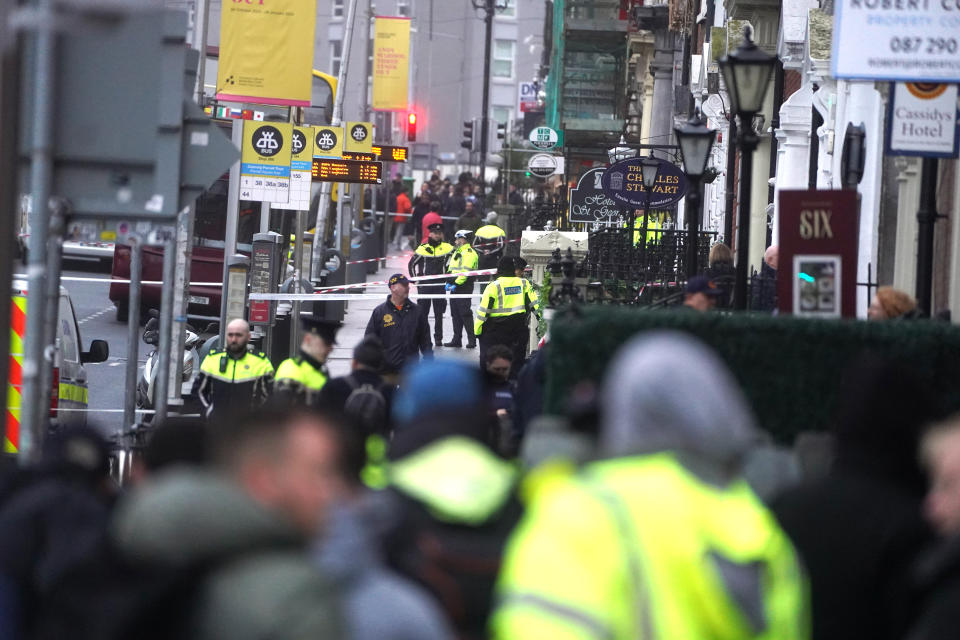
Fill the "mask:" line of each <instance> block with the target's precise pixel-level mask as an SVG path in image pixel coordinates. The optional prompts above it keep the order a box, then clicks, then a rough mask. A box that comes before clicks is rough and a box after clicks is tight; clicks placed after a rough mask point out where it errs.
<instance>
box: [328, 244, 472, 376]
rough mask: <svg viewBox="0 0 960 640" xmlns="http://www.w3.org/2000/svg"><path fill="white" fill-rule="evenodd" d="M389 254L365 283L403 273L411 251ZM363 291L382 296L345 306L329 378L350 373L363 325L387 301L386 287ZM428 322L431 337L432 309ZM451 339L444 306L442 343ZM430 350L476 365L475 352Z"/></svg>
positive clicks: (412, 293) (413, 294)
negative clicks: (383, 265)
mask: <svg viewBox="0 0 960 640" xmlns="http://www.w3.org/2000/svg"><path fill="white" fill-rule="evenodd" d="M390 253H397V254H398V255H391V256H389V257H388V258H387V266H386V268H383V267H381V268H380V270H379V271H378V272H377V273H374V274H369V275H367V279H366V281H367V282H379V281H381V280H386V279H387V278H389V277H390V276H391V275H393V274H394V273H403V274H407V262H409V260H410V255H411V253H413V252H412V251H404V252H396V251H391V252H390ZM407 275H409V274H407ZM481 279H482V278H481ZM481 286H482V285H480V284H479V283H478V284H475V285H474V293H479V292H480V291H481ZM364 291H365V292H366V293H379V294H383V297H382V298H379V299H358V300H356V301H350V302H348V303H347V304H346V312H345V313H344V318H343V328H341V329H340V332H339V333H338V334H337V346H336V347H334V349H333V352H332V353H331V354H330V356H329V357H328V358H327V369H329V371H330V375H331V376H344V375H347V374H348V373H350V362H351V360H352V359H353V348H354V347H355V346H356V345H357V344H358V343H359V342H360V341H361V340H363V335H364V332H365V331H366V329H367V322H369V320H370V314H371V313H373V310H374V308H375V307H377V306H378V305H380V304H381V303H383V302H384V301H385V300H386V299H387V295H389V293H390V290H389V289H388V288H387V285H386V284H382V285H373V286H370V287H366V288H365V289H364ZM416 294H417V286H416V284H413V285H412V286H411V287H410V297H411V298H412V299H413V300H414V301H416V298H417V295H416ZM478 302H479V297H478V298H477V299H476V300H474V302H473V305H472V310H473V311H474V312H476V308H477V304H478ZM429 322H430V332H431V333H430V335H431V338H432V337H433V327H434V315H433V311H432V310H431V311H430V316H429ZM452 336H453V324H452V323H451V320H450V307H449V306H448V307H447V312H446V313H444V314H443V339H444V341H449V340H450V338H451V337H452ZM463 341H464V344H466V337H464V338H463ZM433 349H434V354H435V355H434V357H450V358H457V359H460V360H465V361H468V362H471V363H479V358H480V356H479V351H478V350H477V349H465V348H464V349H454V348H449V347H437V346H434V348H433Z"/></svg>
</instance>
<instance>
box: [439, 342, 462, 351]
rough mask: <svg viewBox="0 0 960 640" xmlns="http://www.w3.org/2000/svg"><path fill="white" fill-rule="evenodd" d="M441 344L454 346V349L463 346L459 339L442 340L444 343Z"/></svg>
mask: <svg viewBox="0 0 960 640" xmlns="http://www.w3.org/2000/svg"><path fill="white" fill-rule="evenodd" d="M443 346H445V347H454V348H456V349H460V348H462V347H463V345H462V344H460V341H459V340H451V341H450V342H444V343H443Z"/></svg>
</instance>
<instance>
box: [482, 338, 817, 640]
mask: <svg viewBox="0 0 960 640" xmlns="http://www.w3.org/2000/svg"><path fill="white" fill-rule="evenodd" d="M691 389H692V390H693V391H692V392H691ZM601 406H602V414H601V435H600V447H601V451H602V453H603V454H604V455H605V457H609V458H611V459H609V460H601V461H598V462H595V463H593V464H591V465H588V466H587V467H586V468H585V470H584V471H583V472H581V474H579V475H578V476H574V477H570V478H569V479H567V480H564V479H563V478H558V479H556V480H555V481H553V482H549V483H547V484H545V485H544V486H543V487H541V488H540V489H539V490H538V491H536V492H535V493H534V494H533V496H532V502H531V504H530V506H529V507H528V510H527V512H526V516H525V518H524V520H523V521H522V522H521V523H520V525H519V526H518V527H517V529H516V530H515V531H514V534H513V536H512V537H511V540H510V542H509V544H508V546H507V550H508V551H507V554H506V557H505V559H504V567H503V569H502V571H501V574H500V582H499V584H498V591H499V601H500V602H501V605H500V607H499V608H498V610H497V612H496V613H495V615H494V618H493V621H492V628H493V637H495V638H497V639H498V640H504V639H508V638H509V639H513V638H526V637H530V638H532V637H537V638H545V637H570V638H573V637H578V638H587V637H596V638H600V637H606V638H612V639H614V640H619V639H627V638H638V637H643V638H647V637H663V638H713V637H717V638H719V637H729V638H734V637H736V638H758V639H759V638H779V639H784V640H785V639H787V638H795V639H798V640H799V639H803V638H805V637H806V633H805V630H806V608H805V606H804V597H805V588H804V583H803V580H802V577H801V572H800V570H799V565H798V563H797V559H796V555H795V553H794V551H793V549H792V547H791V545H790V543H789V541H788V539H787V538H786V535H785V534H784V533H783V532H782V531H781V530H780V529H779V527H778V526H777V524H776V521H775V520H774V518H773V516H772V514H770V513H769V512H768V511H767V510H766V509H765V508H763V506H762V504H761V503H760V500H759V499H758V498H757V496H756V495H755V494H754V493H753V492H752V491H751V490H750V488H749V487H748V485H747V483H746V482H745V481H744V479H743V476H742V473H741V466H742V464H741V463H742V461H743V459H744V458H745V456H746V454H747V453H748V452H749V451H750V450H751V449H752V448H753V446H754V443H755V442H756V441H757V439H758V436H759V434H758V431H757V430H756V428H755V426H754V422H753V418H752V417H751V414H750V411H749V410H748V408H747V405H746V401H745V399H744V398H743V396H742V394H741V392H740V391H739V389H738V388H737V386H736V384H735V383H734V380H733V377H732V375H731V374H730V373H729V372H728V371H727V370H726V369H725V367H724V366H723V364H722V363H721V362H720V360H719V358H717V356H716V355H714V354H713V353H712V352H711V351H710V350H709V349H708V348H707V347H705V346H704V345H702V344H701V343H699V342H697V341H695V340H693V339H691V338H689V337H686V336H683V335H681V334H677V333H671V332H656V333H646V334H644V335H643V337H640V338H636V339H634V340H633V341H631V342H630V343H628V344H627V345H626V346H624V347H623V349H622V350H621V351H620V353H619V354H618V355H617V357H616V358H615V359H614V360H613V362H612V363H611V365H610V367H609V369H608V371H607V375H606V379H605V383H604V386H603V391H602V395H601ZM703 603H709V606H704V604H703Z"/></svg>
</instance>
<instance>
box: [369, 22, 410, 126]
mask: <svg viewBox="0 0 960 640" xmlns="http://www.w3.org/2000/svg"><path fill="white" fill-rule="evenodd" d="M409 76H410V19H409V18H393V17H387V16H377V19H376V24H375V25H374V30H373V108H374V109H376V110H379V111H406V110H407V106H408V103H407V93H408V90H407V87H408V84H409Z"/></svg>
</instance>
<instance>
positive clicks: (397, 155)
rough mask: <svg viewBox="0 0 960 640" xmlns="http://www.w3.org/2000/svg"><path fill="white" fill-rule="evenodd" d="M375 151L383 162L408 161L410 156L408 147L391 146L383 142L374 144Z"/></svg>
mask: <svg viewBox="0 0 960 640" xmlns="http://www.w3.org/2000/svg"><path fill="white" fill-rule="evenodd" d="M373 152H374V153H375V154H377V158H378V159H379V160H380V161H381V162H406V161H407V156H408V150H407V148H406V147H390V146H387V145H383V144H375V145H373Z"/></svg>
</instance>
